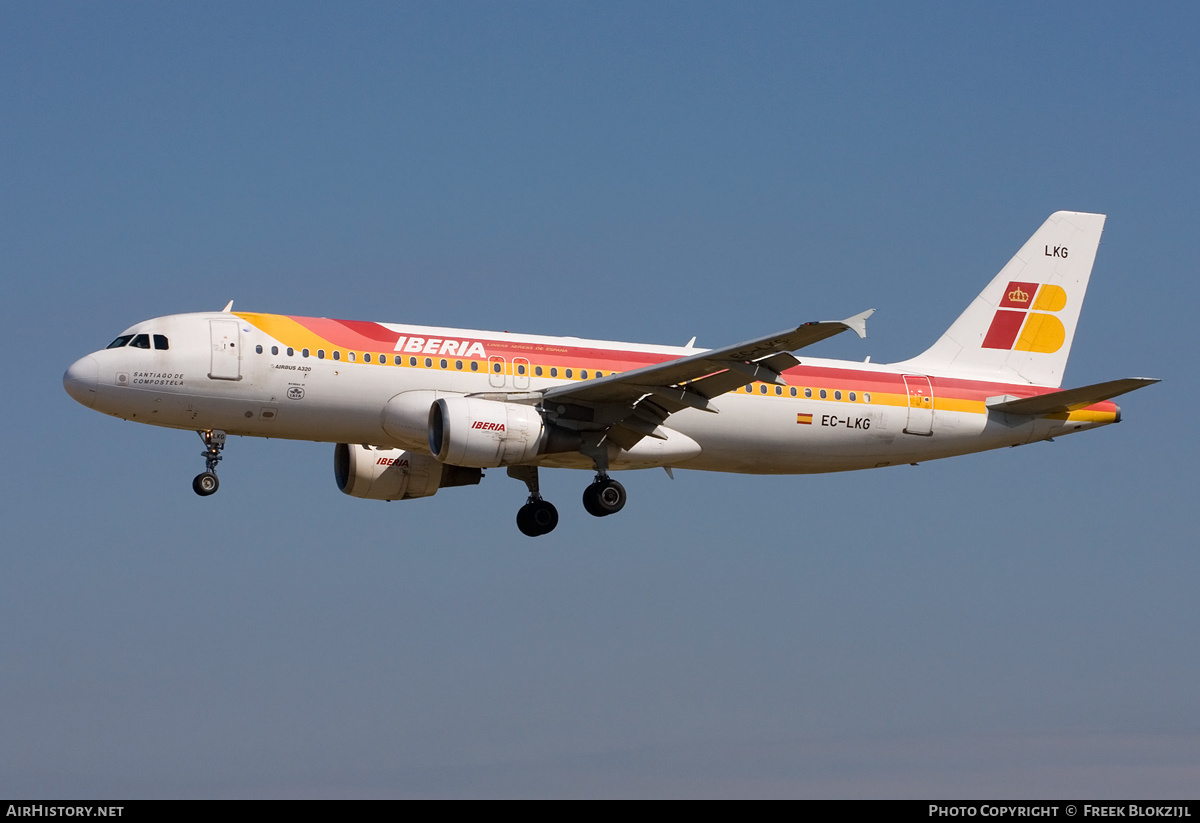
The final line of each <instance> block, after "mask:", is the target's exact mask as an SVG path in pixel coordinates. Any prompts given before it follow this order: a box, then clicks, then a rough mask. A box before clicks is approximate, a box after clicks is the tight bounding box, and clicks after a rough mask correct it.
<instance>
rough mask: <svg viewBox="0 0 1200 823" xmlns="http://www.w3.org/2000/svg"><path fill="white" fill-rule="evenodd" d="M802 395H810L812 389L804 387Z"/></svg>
mask: <svg viewBox="0 0 1200 823" xmlns="http://www.w3.org/2000/svg"><path fill="white" fill-rule="evenodd" d="M804 396H805V397H812V389H805V390H804Z"/></svg>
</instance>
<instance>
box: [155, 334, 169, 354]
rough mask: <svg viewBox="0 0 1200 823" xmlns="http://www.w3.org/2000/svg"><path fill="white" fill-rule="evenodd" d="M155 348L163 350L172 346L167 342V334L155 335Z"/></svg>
mask: <svg viewBox="0 0 1200 823" xmlns="http://www.w3.org/2000/svg"><path fill="white" fill-rule="evenodd" d="M154 348H156V349H160V350H162V351H166V350H167V349H169V348H171V347H170V345H168V344H167V336H166V335H165V334H156V335H154Z"/></svg>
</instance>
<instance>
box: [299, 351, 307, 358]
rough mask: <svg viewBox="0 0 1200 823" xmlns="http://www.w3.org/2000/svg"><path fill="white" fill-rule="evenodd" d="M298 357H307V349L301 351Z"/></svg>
mask: <svg viewBox="0 0 1200 823" xmlns="http://www.w3.org/2000/svg"><path fill="white" fill-rule="evenodd" d="M300 356H301V357H308V349H301V350H300Z"/></svg>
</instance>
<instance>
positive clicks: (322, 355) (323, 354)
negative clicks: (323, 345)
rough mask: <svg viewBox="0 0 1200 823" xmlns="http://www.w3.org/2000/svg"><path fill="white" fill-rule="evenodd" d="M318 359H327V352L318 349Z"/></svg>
mask: <svg viewBox="0 0 1200 823" xmlns="http://www.w3.org/2000/svg"><path fill="white" fill-rule="evenodd" d="M317 359H318V360H324V359H325V350H324V349H317Z"/></svg>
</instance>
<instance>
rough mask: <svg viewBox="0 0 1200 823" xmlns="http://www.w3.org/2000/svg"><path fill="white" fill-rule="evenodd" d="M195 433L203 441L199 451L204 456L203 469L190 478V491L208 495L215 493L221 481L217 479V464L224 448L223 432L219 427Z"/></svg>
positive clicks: (202, 495) (204, 495)
mask: <svg viewBox="0 0 1200 823" xmlns="http://www.w3.org/2000/svg"><path fill="white" fill-rule="evenodd" d="M196 434H198V435H200V439H201V440H203V441H204V451H202V452H200V456H201V457H203V458H204V471H203V472H202V473H201V474H198V475H196V477H195V479H194V480H192V491H194V492H195V493H196V494H198V495H200V496H201V497H208V496H209V495H210V494H216V491H217V489H218V488H220V487H221V482H220V481H219V480H217V464H218V463H220V462H221V456H222V455H221V451H222V450H223V449H224V448H225V432H223V431H221V430H220V429H208V430H207V431H200V432H196Z"/></svg>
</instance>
